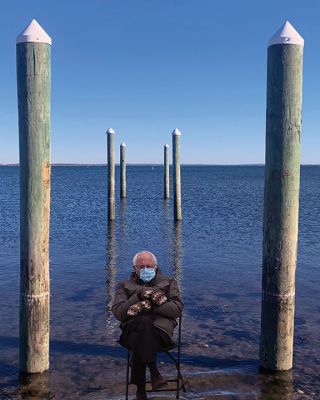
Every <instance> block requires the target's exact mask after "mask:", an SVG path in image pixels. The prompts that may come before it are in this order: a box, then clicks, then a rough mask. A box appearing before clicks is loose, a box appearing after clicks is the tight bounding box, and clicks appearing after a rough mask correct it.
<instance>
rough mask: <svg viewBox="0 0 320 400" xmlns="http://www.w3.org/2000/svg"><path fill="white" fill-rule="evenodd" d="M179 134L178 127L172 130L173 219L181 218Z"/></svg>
mask: <svg viewBox="0 0 320 400" xmlns="http://www.w3.org/2000/svg"><path fill="white" fill-rule="evenodd" d="M180 136H181V132H180V131H179V129H177V128H176V129H175V130H174V131H173V132H172V167H173V168H172V170H173V202H174V220H175V221H179V220H181V219H182V210H181V175H180Z"/></svg>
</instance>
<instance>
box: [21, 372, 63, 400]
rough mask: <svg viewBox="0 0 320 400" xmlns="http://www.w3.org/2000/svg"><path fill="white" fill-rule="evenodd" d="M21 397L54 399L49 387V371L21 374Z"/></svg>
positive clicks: (35, 399)
mask: <svg viewBox="0 0 320 400" xmlns="http://www.w3.org/2000/svg"><path fill="white" fill-rule="evenodd" d="M19 398H20V399H28V400H43V399H47V400H50V399H54V398H55V396H54V395H53V394H52V393H51V391H50V388H49V372H42V373H39V374H23V373H21V374H20V375H19Z"/></svg>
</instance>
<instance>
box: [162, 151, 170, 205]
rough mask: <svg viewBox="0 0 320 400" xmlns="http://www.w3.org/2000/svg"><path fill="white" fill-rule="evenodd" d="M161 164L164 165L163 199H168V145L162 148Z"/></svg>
mask: <svg viewBox="0 0 320 400" xmlns="http://www.w3.org/2000/svg"><path fill="white" fill-rule="evenodd" d="M163 163H164V176H163V179H164V182H163V184H164V198H165V199H168V198H169V197H170V178H169V145H167V144H165V145H164V148H163Z"/></svg>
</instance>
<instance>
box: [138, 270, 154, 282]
mask: <svg viewBox="0 0 320 400" xmlns="http://www.w3.org/2000/svg"><path fill="white" fill-rule="evenodd" d="M155 276H156V269H155V268H144V269H142V270H141V271H140V272H139V277H140V279H141V280H142V281H143V282H150V281H152V279H153V278H154V277H155Z"/></svg>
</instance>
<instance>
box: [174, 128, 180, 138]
mask: <svg viewBox="0 0 320 400" xmlns="http://www.w3.org/2000/svg"><path fill="white" fill-rule="evenodd" d="M172 135H176V136H180V135H181V132H180V131H179V129H178V128H175V130H174V131H173V132H172Z"/></svg>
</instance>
